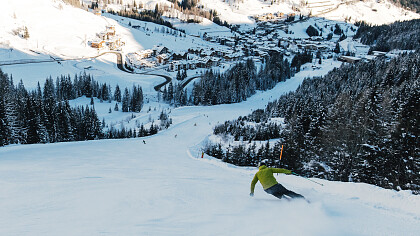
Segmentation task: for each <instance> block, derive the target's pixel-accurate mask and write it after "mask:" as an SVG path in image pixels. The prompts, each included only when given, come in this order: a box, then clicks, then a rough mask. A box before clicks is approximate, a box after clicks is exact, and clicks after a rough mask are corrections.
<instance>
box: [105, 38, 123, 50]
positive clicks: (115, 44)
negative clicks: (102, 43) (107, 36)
mask: <svg viewBox="0 0 420 236" xmlns="http://www.w3.org/2000/svg"><path fill="white" fill-rule="evenodd" d="M106 44H107V46H108V47H109V49H111V50H115V49H117V48H119V47H121V46H122V45H123V43H122V42H121V39H120V38H118V37H114V38H112V39H111V40H108V41H107V42H106Z"/></svg>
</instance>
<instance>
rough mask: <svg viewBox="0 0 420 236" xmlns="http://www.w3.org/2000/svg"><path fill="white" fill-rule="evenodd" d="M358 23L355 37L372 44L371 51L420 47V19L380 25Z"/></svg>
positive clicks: (364, 42)
mask: <svg viewBox="0 0 420 236" xmlns="http://www.w3.org/2000/svg"><path fill="white" fill-rule="evenodd" d="M357 25H358V26H359V28H358V30H357V32H356V35H355V36H354V38H355V39H357V38H360V42H361V43H363V44H366V45H371V48H370V51H373V50H376V51H384V52H388V51H391V50H393V49H400V50H416V49H419V47H420V19H415V20H410V21H402V22H399V21H397V22H395V23H393V24H390V25H380V26H372V25H370V24H368V23H365V22H358V23H357Z"/></svg>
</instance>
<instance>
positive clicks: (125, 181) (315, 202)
mask: <svg viewBox="0 0 420 236" xmlns="http://www.w3.org/2000/svg"><path fill="white" fill-rule="evenodd" d="M330 66H331V67H333V66H336V65H330ZM328 69H330V68H324V70H315V71H312V70H303V71H302V72H300V73H299V74H297V76H296V77H294V78H292V79H290V80H288V81H286V82H284V83H280V84H279V85H277V86H276V87H275V88H274V89H273V90H271V91H267V92H259V93H257V94H256V95H255V96H253V97H251V98H250V99H248V101H245V102H242V103H239V104H231V105H219V106H213V107H182V108H176V109H173V110H172V112H171V114H170V116H171V118H173V119H174V124H173V125H172V126H171V127H170V128H169V129H168V130H166V131H162V132H160V133H158V134H157V135H154V136H150V137H147V138H136V139H126V140H99V141H89V142H72V143H56V144H37V145H15V146H8V147H3V148H0V185H1V190H0V235H418V232H419V231H420V197H419V196H415V195H412V194H411V193H409V192H407V191H401V192H396V191H393V190H385V189H382V188H379V187H375V186H372V185H367V184H355V183H341V182H329V181H324V180H319V179H317V180H316V181H319V182H321V183H323V184H324V186H320V185H316V184H314V183H312V182H310V181H307V180H306V179H304V178H300V177H297V176H286V175H278V176H276V178H277V179H278V181H279V182H280V183H282V184H284V185H285V186H286V187H287V188H289V189H291V190H294V191H296V192H298V193H301V194H303V195H304V196H306V197H307V198H308V199H310V200H311V202H312V203H311V204H308V203H306V202H303V201H292V202H288V201H282V200H278V199H276V198H274V197H272V196H271V195H267V194H266V193H265V192H264V191H263V190H262V188H261V187H260V186H259V184H258V186H257V188H256V193H255V196H254V198H251V197H249V191H250V182H251V180H252V177H253V175H254V173H255V172H256V168H238V167H234V166H231V165H228V164H225V163H222V162H220V161H218V160H215V159H212V158H210V157H207V156H205V158H203V159H201V158H200V153H201V152H200V147H201V142H202V141H203V140H205V139H206V137H208V135H210V134H211V132H212V127H213V126H214V125H215V124H217V123H218V122H224V121H225V120H229V119H234V118H237V117H238V116H239V115H246V114H249V112H251V110H253V109H257V108H262V107H264V105H265V104H266V103H267V102H268V101H269V100H270V99H273V97H277V96H279V95H280V94H282V93H285V92H287V91H291V90H294V89H296V88H297V86H298V85H299V84H300V83H301V81H302V80H303V78H304V77H306V76H310V75H316V74H323V73H325V71H327V70H328ZM143 141H145V144H144V143H143Z"/></svg>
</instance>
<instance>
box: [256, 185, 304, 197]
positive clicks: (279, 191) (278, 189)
mask: <svg viewBox="0 0 420 236" xmlns="http://www.w3.org/2000/svg"><path fill="white" fill-rule="evenodd" d="M264 191H265V192H266V193H269V194H272V195H273V196H275V197H277V198H279V199H281V198H282V197H283V195H286V196H288V197H291V198H304V197H303V196H302V195H300V194H297V193H295V192H292V191H290V190H288V189H287V188H285V187H283V185H281V184H276V185H274V186H272V187H270V188H268V189H264Z"/></svg>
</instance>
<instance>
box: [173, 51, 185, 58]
mask: <svg viewBox="0 0 420 236" xmlns="http://www.w3.org/2000/svg"><path fill="white" fill-rule="evenodd" d="M187 57H188V53H187V52H185V53H182V52H179V53H176V52H174V53H173V54H172V59H173V60H185V59H187Z"/></svg>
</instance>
